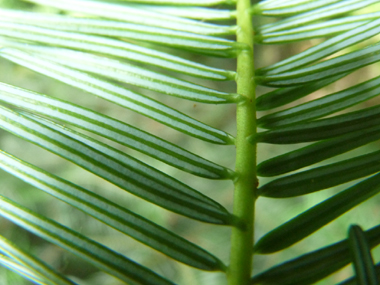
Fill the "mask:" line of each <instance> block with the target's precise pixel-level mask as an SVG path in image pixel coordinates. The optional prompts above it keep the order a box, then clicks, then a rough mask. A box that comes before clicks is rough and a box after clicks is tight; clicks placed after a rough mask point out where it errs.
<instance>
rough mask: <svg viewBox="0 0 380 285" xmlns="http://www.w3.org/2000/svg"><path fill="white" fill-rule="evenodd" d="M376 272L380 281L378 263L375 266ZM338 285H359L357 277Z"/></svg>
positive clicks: (379, 265) (379, 264) (379, 266)
mask: <svg viewBox="0 0 380 285" xmlns="http://www.w3.org/2000/svg"><path fill="white" fill-rule="evenodd" d="M375 270H376V276H377V278H378V279H380V263H377V264H376V266H375ZM337 285H358V283H357V282H356V278H355V277H351V278H349V279H347V280H345V281H343V282H341V283H339V284H337Z"/></svg>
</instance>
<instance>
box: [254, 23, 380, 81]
mask: <svg viewBox="0 0 380 285" xmlns="http://www.w3.org/2000/svg"><path fill="white" fill-rule="evenodd" d="M379 23H380V20H379ZM379 60H380V43H377V44H374V45H372V46H369V47H365V48H363V49H360V50H357V51H354V52H351V53H348V54H345V55H342V56H337V57H334V58H332V59H328V60H326V61H323V62H320V63H317V64H315V65H312V66H310V67H304V68H300V69H297V70H294V71H289V72H284V73H280V74H274V75H265V76H258V77H256V81H257V84H261V85H266V86H271V87H287V86H293V85H298V84H305V83H310V82H314V81H316V80H321V79H325V78H328V77H331V76H335V75H338V74H342V73H347V72H352V71H355V70H357V69H359V68H362V67H364V66H367V65H370V64H372V63H375V62H378V61H379Z"/></svg>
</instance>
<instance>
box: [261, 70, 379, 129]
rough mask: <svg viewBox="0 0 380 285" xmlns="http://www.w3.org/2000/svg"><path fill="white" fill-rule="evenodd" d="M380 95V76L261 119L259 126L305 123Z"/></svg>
mask: <svg viewBox="0 0 380 285" xmlns="http://www.w3.org/2000/svg"><path fill="white" fill-rule="evenodd" d="M379 94H380V76H379V77H375V78H373V79H371V80H368V81H365V82H363V83H361V84H357V85H355V86H353V87H350V88H348V89H345V90H342V91H339V92H336V93H333V94H330V95H327V96H324V97H322V98H319V99H316V100H312V101H309V102H307V103H304V104H301V105H298V106H295V107H292V108H289V109H286V110H282V111H279V112H276V113H273V114H270V115H267V116H264V117H261V118H260V119H259V120H258V124H259V126H260V127H262V128H267V129H271V128H276V127H280V126H285V125H289V124H293V123H298V122H305V121H309V120H312V119H316V118H320V117H323V116H326V115H329V114H332V113H335V112H338V111H340V110H343V109H346V108H348V107H351V106H353V105H355V104H358V103H361V102H364V101H367V100H369V99H371V98H373V97H375V96H377V95H379Z"/></svg>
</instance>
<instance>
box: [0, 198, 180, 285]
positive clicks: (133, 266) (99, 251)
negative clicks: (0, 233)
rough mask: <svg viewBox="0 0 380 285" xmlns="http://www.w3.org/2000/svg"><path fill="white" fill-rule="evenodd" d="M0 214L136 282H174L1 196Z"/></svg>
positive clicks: (153, 284) (139, 284) (141, 284)
mask: <svg viewBox="0 0 380 285" xmlns="http://www.w3.org/2000/svg"><path fill="white" fill-rule="evenodd" d="M0 215H2V216H3V217H4V218H6V219H8V220H10V221H12V222H14V223H16V224H18V225H19V226H21V227H23V228H25V229H26V230H28V231H30V232H32V233H34V234H36V235H38V236H40V237H42V238H44V239H46V240H48V241H50V242H52V243H54V244H56V245H58V246H60V247H62V248H64V249H66V250H68V251H70V252H72V253H73V254H75V255H77V256H79V257H81V258H83V259H85V260H86V261H87V262H89V263H91V264H92V265H94V266H95V267H97V268H99V269H101V270H103V271H105V272H107V273H109V274H111V275H112V276H114V277H116V278H119V279H120V280H122V281H124V282H126V283H127V284H131V285H132V284H133V285H170V284H171V285H174V284H173V283H172V282H170V281H168V280H166V279H164V278H163V277H161V276H159V275H157V274H156V273H154V272H153V271H151V270H149V269H147V268H145V267H143V266H141V265H139V264H137V263H135V262H133V261H131V260H129V259H128V258H126V257H125V256H124V255H121V254H119V253H116V252H114V251H112V250H110V249H109V248H107V247H105V246H103V245H102V244H100V243H97V242H95V241H93V240H90V239H88V238H86V237H85V236H83V235H81V234H80V233H78V232H75V231H73V230H71V229H69V228H66V227H64V226H62V225H60V224H58V223H56V222H54V221H53V220H50V219H48V218H45V217H42V216H40V215H37V214H35V213H33V212H32V211H30V210H28V209H26V208H24V207H22V206H20V205H18V204H17V203H15V202H13V201H11V200H9V199H7V198H5V197H3V196H0Z"/></svg>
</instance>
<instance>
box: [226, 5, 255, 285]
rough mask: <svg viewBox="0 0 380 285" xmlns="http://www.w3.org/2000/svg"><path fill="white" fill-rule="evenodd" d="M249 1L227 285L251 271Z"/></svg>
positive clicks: (241, 30)
mask: <svg viewBox="0 0 380 285" xmlns="http://www.w3.org/2000/svg"><path fill="white" fill-rule="evenodd" d="M250 2H251V1H250V0H238V1H237V25H238V31H237V41H238V42H240V43H244V44H246V45H247V49H244V50H242V51H241V52H240V54H239V56H238V59H237V79H236V82H237V92H238V93H239V94H241V95H243V96H245V97H246V100H245V101H244V102H241V103H239V104H238V106H237V136H236V173H237V174H238V178H237V179H236V181H235V193H234V215H235V216H237V217H238V218H239V219H240V220H241V221H242V226H240V227H237V226H235V227H233V228H232V236H231V257H230V266H229V268H228V284H229V285H248V284H249V280H250V277H251V271H252V248H253V242H254V239H253V233H254V228H253V224H254V203H255V200H256V189H257V177H256V146H254V145H252V144H250V143H249V142H248V140H247V138H248V137H249V136H251V135H252V134H255V133H256V108H255V82H254V64H253V29H252V16H251V14H250V13H249V11H250V6H251V3H250Z"/></svg>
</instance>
